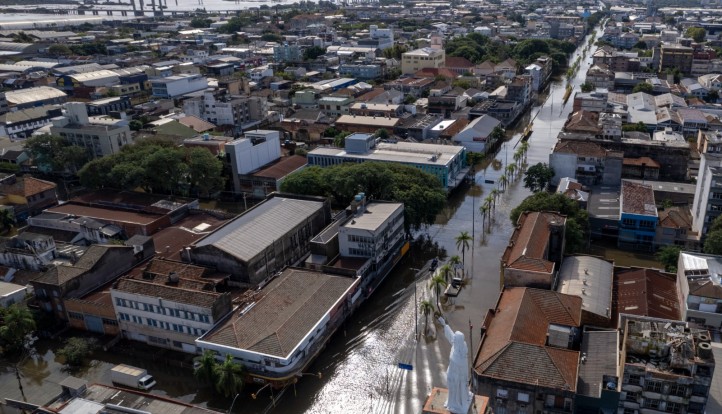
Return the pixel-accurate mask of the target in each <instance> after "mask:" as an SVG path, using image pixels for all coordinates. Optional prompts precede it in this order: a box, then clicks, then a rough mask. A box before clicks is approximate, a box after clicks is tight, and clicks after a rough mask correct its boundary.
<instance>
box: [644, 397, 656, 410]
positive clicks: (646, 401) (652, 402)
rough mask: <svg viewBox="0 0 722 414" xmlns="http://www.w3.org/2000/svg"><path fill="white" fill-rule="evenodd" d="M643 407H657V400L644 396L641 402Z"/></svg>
mask: <svg viewBox="0 0 722 414" xmlns="http://www.w3.org/2000/svg"><path fill="white" fill-rule="evenodd" d="M642 405H643V406H644V407H645V408H651V409H654V410H656V409H658V408H659V400H653V399H651V398H645V399H644V404H642Z"/></svg>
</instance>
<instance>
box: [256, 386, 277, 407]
mask: <svg viewBox="0 0 722 414" xmlns="http://www.w3.org/2000/svg"><path fill="white" fill-rule="evenodd" d="M270 386H271V383H270V382H267V383H266V385H264V386H262V387H261V388H260V389H259V390H258V391H256V392H255V393H253V394H251V398H253V399H254V400H255V399H256V398H258V394H260V393H261V391H263V390H264V389H266V388H268V387H270ZM270 388H271V403H272V404H273V406H274V407H275V406H276V400H275V399H274V398H273V387H270Z"/></svg>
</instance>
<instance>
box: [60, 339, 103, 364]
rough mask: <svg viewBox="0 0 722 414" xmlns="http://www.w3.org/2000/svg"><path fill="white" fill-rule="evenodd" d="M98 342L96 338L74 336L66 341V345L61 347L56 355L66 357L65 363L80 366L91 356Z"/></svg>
mask: <svg viewBox="0 0 722 414" xmlns="http://www.w3.org/2000/svg"><path fill="white" fill-rule="evenodd" d="M97 346H98V343H97V340H96V339H95V338H78V337H73V338H69V339H68V340H67V341H65V346H63V347H62V348H60V349H59V350H58V351H57V352H56V355H58V356H59V357H62V358H63V359H65V364H66V365H70V366H74V367H78V366H81V365H83V362H85V360H86V359H87V358H88V357H89V356H90V354H91V353H92V352H93V350H94V349H95V348H97Z"/></svg>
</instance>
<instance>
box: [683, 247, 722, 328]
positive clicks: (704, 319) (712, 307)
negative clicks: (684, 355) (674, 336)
mask: <svg viewBox="0 0 722 414" xmlns="http://www.w3.org/2000/svg"><path fill="white" fill-rule="evenodd" d="M720 276H722V257H720V256H714V255H708V254H702V253H692V252H681V253H680V254H679V259H678V261H677V283H678V284H679V287H680V291H681V295H682V301H683V302H682V315H681V318H680V319H682V320H684V321H688V322H693V323H695V324H697V325H700V326H711V327H715V328H716V327H719V326H722V285H721V283H722V282H721V280H720Z"/></svg>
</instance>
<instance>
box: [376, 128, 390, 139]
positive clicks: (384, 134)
mask: <svg viewBox="0 0 722 414" xmlns="http://www.w3.org/2000/svg"><path fill="white" fill-rule="evenodd" d="M375 135H376V136H377V137H379V138H381V139H388V137H389V131H387V130H386V128H381V129H377V130H376V134H375Z"/></svg>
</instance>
